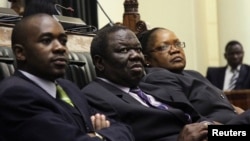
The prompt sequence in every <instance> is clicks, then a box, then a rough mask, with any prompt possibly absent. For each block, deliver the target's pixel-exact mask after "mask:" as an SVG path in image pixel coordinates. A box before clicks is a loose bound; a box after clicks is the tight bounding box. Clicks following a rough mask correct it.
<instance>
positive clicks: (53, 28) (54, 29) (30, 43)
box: [22, 16, 68, 80]
mask: <svg viewBox="0 0 250 141" xmlns="http://www.w3.org/2000/svg"><path fill="white" fill-rule="evenodd" d="M27 24H28V25H27V26H28V27H29V28H30V30H28V31H27V33H26V37H27V40H26V42H25V43H24V45H23V46H24V50H23V56H24V60H22V61H24V62H25V68H24V69H25V70H26V71H28V72H30V73H32V74H34V75H37V76H39V77H42V78H45V79H49V80H54V79H56V78H58V77H61V76H63V75H64V73H65V68H66V66H67V63H68V49H67V47H66V43H67V36H66V34H65V32H64V29H63V28H62V26H61V25H60V24H59V23H58V22H57V21H55V20H54V19H53V18H52V17H48V16H43V17H41V18H33V19H32V20H31V21H29V22H28V23H27Z"/></svg>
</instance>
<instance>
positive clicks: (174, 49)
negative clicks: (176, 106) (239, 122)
mask: <svg viewBox="0 0 250 141" xmlns="http://www.w3.org/2000/svg"><path fill="white" fill-rule="evenodd" d="M137 37H138V39H139V41H140V42H141V45H142V52H143V54H144V56H145V66H146V73H147V74H148V75H146V76H145V77H144V78H143V79H142V81H144V82H146V83H150V84H157V85H158V86H160V87H163V88H164V89H165V90H166V93H165V94H162V95H161V97H162V98H165V99H168V98H169V97H170V96H169V94H170V95H171V97H172V99H178V98H180V97H181V96H182V95H174V93H176V92H179V93H182V94H183V95H185V96H186V97H187V98H188V100H189V101H190V103H191V104H192V105H193V106H194V108H195V109H196V110H197V111H198V112H199V113H200V114H201V115H203V116H205V117H209V118H211V119H213V120H215V121H219V122H221V123H227V122H228V121H230V120H231V119H233V118H234V117H235V116H236V115H237V114H236V112H235V109H234V107H233V106H232V104H231V103H230V102H229V101H228V99H227V97H226V96H225V95H224V93H223V91H221V90H220V89H218V88H216V87H215V86H214V85H213V84H211V83H210V82H209V81H208V80H207V79H206V78H205V77H204V76H203V75H202V74H200V73H199V72H197V71H194V70H184V69H185V66H186V57H185V52H184V49H183V48H184V47H185V42H183V41H181V40H180V39H179V38H178V37H177V36H176V34H175V33H174V32H173V31H171V30H168V29H166V28H161V27H158V28H153V29H151V30H148V31H145V32H143V33H140V34H139V35H137ZM156 78H157V79H156ZM170 90H174V91H172V92H171V91H170ZM237 109H238V107H237ZM238 110H239V111H238V112H242V111H243V110H242V109H238ZM225 115H226V116H225Z"/></svg>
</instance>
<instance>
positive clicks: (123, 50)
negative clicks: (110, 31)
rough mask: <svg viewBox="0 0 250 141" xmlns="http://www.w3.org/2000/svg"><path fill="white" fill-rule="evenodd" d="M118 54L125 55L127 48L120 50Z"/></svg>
mask: <svg viewBox="0 0 250 141" xmlns="http://www.w3.org/2000/svg"><path fill="white" fill-rule="evenodd" d="M120 52H121V53H127V52H128V49H127V48H122V49H121V50H120Z"/></svg>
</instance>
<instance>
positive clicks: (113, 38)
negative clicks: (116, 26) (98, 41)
mask: <svg viewBox="0 0 250 141" xmlns="http://www.w3.org/2000/svg"><path fill="white" fill-rule="evenodd" d="M108 39H109V43H114V42H116V43H117V42H124V43H126V42H131V43H132V42H139V40H138V39H137V37H136V35H135V33H134V32H132V31H130V30H127V29H126V30H124V29H122V30H118V31H115V32H113V33H111V34H109V36H108Z"/></svg>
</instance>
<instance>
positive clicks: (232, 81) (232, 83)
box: [228, 69, 239, 90]
mask: <svg viewBox="0 0 250 141" xmlns="http://www.w3.org/2000/svg"><path fill="white" fill-rule="evenodd" d="M232 72H233V76H232V77H231V79H230V82H229V87H228V90H233V89H234V88H235V84H236V82H237V79H238V76H239V72H238V70H237V69H234V70H232Z"/></svg>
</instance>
